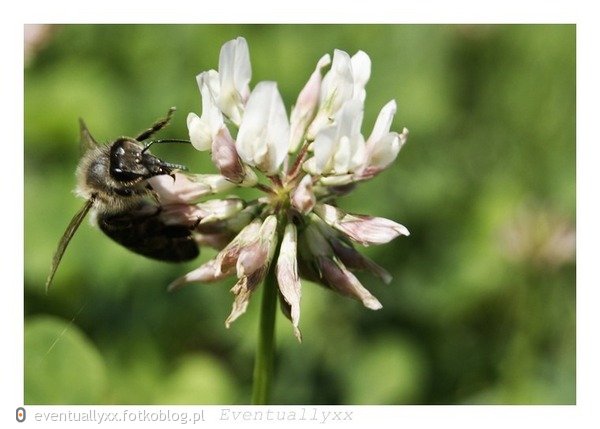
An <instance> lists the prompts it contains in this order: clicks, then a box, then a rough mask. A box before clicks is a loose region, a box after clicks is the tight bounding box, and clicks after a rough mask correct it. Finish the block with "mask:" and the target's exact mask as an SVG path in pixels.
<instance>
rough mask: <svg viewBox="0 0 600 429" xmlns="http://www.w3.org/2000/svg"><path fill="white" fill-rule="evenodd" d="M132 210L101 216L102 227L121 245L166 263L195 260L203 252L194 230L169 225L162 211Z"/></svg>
mask: <svg viewBox="0 0 600 429" xmlns="http://www.w3.org/2000/svg"><path fill="white" fill-rule="evenodd" d="M146 209H147V207H145V209H142V208H141V207H140V210H132V211H127V212H121V213H116V214H102V213H99V214H98V215H97V218H96V219H97V222H98V226H99V228H100V229H101V230H102V231H103V232H104V233H105V234H106V235H107V236H109V237H110V238H112V239H113V240H114V241H116V242H117V243H119V244H121V245H122V246H124V247H126V248H127V249H129V250H131V251H132V252H135V253H138V254H140V255H143V256H146V257H149V258H152V259H157V260H160V261H165V262H184V261H189V260H192V259H195V258H196V257H198V255H199V254H200V249H199V248H198V245H197V243H196V241H195V240H194V237H193V236H192V233H191V231H190V230H189V228H188V227H186V226H183V225H167V224H165V223H164V222H163V221H162V220H161V219H160V217H159V216H158V214H159V210H156V211H155V212H154V213H148V210H146Z"/></svg>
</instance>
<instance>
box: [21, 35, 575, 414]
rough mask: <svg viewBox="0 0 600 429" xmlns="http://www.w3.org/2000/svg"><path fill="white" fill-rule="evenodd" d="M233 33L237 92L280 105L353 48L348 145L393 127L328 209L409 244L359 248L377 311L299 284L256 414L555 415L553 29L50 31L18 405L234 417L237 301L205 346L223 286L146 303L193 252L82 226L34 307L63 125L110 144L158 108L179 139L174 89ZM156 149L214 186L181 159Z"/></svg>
mask: <svg viewBox="0 0 600 429" xmlns="http://www.w3.org/2000/svg"><path fill="white" fill-rule="evenodd" d="M239 35H242V36H244V37H246V39H247V40H248V43H249V46H250V53H251V60H252V66H253V78H252V85H254V84H256V83H257V82H259V81H260V80H276V81H277V82H278V85H279V88H280V91H281V93H282V95H283V97H284V100H285V102H286V105H287V106H291V105H292V104H293V103H294V102H295V97H296V96H297V93H298V91H299V90H300V89H301V88H302V86H303V85H304V83H305V82H306V79H307V78H308V76H309V75H310V73H311V72H312V70H313V69H314V66H315V64H316V61H317V60H318V58H320V56H321V55H322V54H324V53H326V52H330V53H331V52H333V49H334V48H340V49H344V50H346V51H348V52H350V53H354V52H356V51H357V50H358V49H362V50H364V51H365V52H367V53H368V54H369V55H370V57H371V59H372V62H373V70H372V75H371V80H370V82H369V84H368V85H367V100H366V111H365V121H364V129H363V131H364V133H365V134H368V133H369V131H370V127H371V126H372V124H373V122H374V120H375V118H376V117H377V114H378V112H379V109H380V108H381V106H383V104H384V103H386V102H387V101H389V100H390V99H392V98H394V99H396V100H397V102H398V113H397V115H396V118H395V120H394V124H393V128H394V129H396V130H401V129H402V127H403V126H406V127H407V128H409V129H410V137H409V141H408V144H407V145H406V147H405V148H403V150H402V151H401V153H400V155H399V157H398V159H397V160H396V162H395V163H394V165H393V167H392V168H390V169H389V170H387V171H386V172H384V173H383V174H381V175H380V176H378V177H377V178H375V179H374V180H372V181H371V182H369V183H365V184H364V185H361V186H360V187H358V188H357V189H356V191H355V192H354V193H353V194H351V195H350V196H348V197H346V198H344V199H342V200H340V201H339V204H340V206H341V207H342V208H343V209H344V210H346V211H349V212H354V213H369V214H376V215H379V216H385V217H388V218H391V219H394V220H396V221H398V222H400V223H402V224H404V225H405V226H407V227H408V229H409V230H410V232H411V235H410V237H408V238H400V239H398V240H396V241H394V242H392V243H389V244H387V245H383V246H377V247H369V248H366V249H361V250H362V251H364V252H365V253H366V254H367V255H369V256H370V257H371V258H373V259H374V260H375V261H377V262H378V263H379V264H381V265H382V266H384V267H386V268H387V269H388V270H389V271H390V272H391V273H392V275H393V276H394V281H393V282H392V284H390V285H389V286H385V285H383V284H381V283H380V282H378V281H377V280H376V279H373V278H370V277H369V276H367V275H359V276H360V278H361V280H362V281H363V282H364V284H365V286H366V287H367V288H368V289H369V290H371V291H372V292H373V294H374V295H375V296H377V297H378V299H379V300H380V301H381V303H382V304H383V307H384V308H383V309H382V310H380V311H377V312H372V311H370V310H367V309H364V308H362V307H361V305H360V304H358V303H356V302H354V301H351V300H347V299H344V298H341V297H339V296H337V295H335V294H333V293H331V292H329V291H327V290H324V289H321V288H319V287H317V286H316V285H314V284H311V283H308V282H305V283H304V285H303V292H302V294H303V295H302V318H301V329H302V332H303V335H304V341H303V343H302V344H297V343H296V341H295V339H294V337H293V335H292V329H291V326H290V325H289V323H288V322H287V321H286V320H285V319H284V318H283V317H282V316H278V320H277V322H278V323H277V345H278V354H277V368H276V381H275V386H274V390H273V400H274V401H275V402H276V403H279V404H303V403H305V404H353V403H354V404H407V403H410V404H415V403H417V404H461V403H494V404H496V403H502V404H506V403H509V404H532V403H541V404H555V403H556V404H573V403H574V402H575V260H574V250H573V249H572V242H573V240H572V239H574V238H573V234H574V231H575V26H572V25H514V26H511V25H496V26H456V25H455V26H432V25H348V26H345V25H296V26H292V25H196V26H192V25H65V26H57V27H54V28H53V31H51V32H50V34H49V35H48V39H47V41H46V43H45V44H42V45H40V46H39V50H38V51H37V52H36V53H35V55H33V56H31V57H30V59H29V61H28V63H27V66H26V69H25V148H24V149H25V172H26V176H25V210H26V217H25V315H26V318H25V346H26V347H25V400H26V403H30V404H33V403H52V404H54V403H70V404H84V403H99V404H139V403H148V404H160V403H170V404H172V403H181V404H191V403H203V404H208V403H234V404H235V403H238V404H242V403H248V401H249V398H250V391H251V387H250V383H251V374H252V360H253V354H254V349H255V347H256V338H257V324H258V317H257V316H258V311H257V310H258V308H259V307H260V306H259V303H260V300H259V299H257V298H258V296H257V297H255V299H254V300H252V302H251V304H250V308H249V311H248V313H247V314H246V315H244V316H243V317H242V318H241V319H240V320H238V321H237V322H236V323H235V324H234V325H233V326H232V328H231V329H230V330H227V329H225V327H224V325H223V322H224V320H225V318H226V316H227V314H228V313H229V310H230V306H231V299H232V296H231V294H230V293H229V292H228V289H229V288H230V287H231V282H227V281H226V282H222V283H219V284H215V285H209V286H201V285H192V286H189V287H188V288H186V289H184V290H182V291H180V292H177V293H175V294H168V293H166V291H165V286H166V285H167V284H168V283H169V282H170V281H171V280H172V279H174V278H175V277H177V276H179V275H181V274H183V273H185V272H187V271H189V270H191V269H193V268H194V267H196V266H198V265H199V263H201V262H203V261H206V260H207V259H209V258H210V257H211V256H212V255H214V252H213V251H211V250H208V249H203V253H202V255H201V257H200V260H199V261H197V262H194V263H190V264H184V265H169V264H166V263H155V262H152V261H149V260H147V259H144V258H142V257H140V256H137V255H133V254H131V253H129V252H127V251H126V250H124V249H122V248H120V247H119V246H118V245H116V244H114V243H113V242H111V241H110V240H108V239H107V238H105V237H104V236H103V235H102V233H100V232H99V231H97V230H95V229H93V228H91V227H89V225H87V222H84V225H82V227H81V228H80V231H79V232H78V234H77V235H76V236H75V238H74V239H73V241H72V243H71V245H70V247H69V249H68V250H67V252H66V254H65V257H64V260H63V263H62V265H61V266H60V268H59V270H58V273H57V276H56V278H55V284H54V286H53V289H52V290H51V291H50V293H49V294H48V295H46V294H45V293H44V290H43V286H44V281H45V277H46V275H47V274H48V269H49V266H50V261H51V258H52V253H53V251H54V249H55V246H56V244H57V242H58V240H59V238H60V236H61V234H62V232H63V230H64V228H65V227H66V225H67V224H68V222H69V219H70V218H71V216H72V215H73V214H74V213H75V211H76V210H77V209H78V208H79V207H80V205H81V203H82V202H81V201H79V200H77V199H76V198H75V197H74V196H73V195H72V193H71V189H73V187H74V185H75V183H74V171H75V166H76V164H77V160H78V157H79V150H78V143H77V141H78V124H77V119H78V118H79V117H83V118H84V119H85V120H86V122H87V123H88V126H89V128H90V130H91V132H92V133H93V134H94V136H95V137H96V138H97V139H98V140H100V141H110V140H111V139H114V138H115V137H117V136H120V135H135V134H136V133H137V132H139V131H141V130H143V129H145V128H146V127H147V126H148V125H150V124H151V123H152V122H153V121H154V120H155V119H156V118H158V117H160V116H162V115H164V113H165V112H166V110H167V109H168V108H169V107H170V106H173V105H175V106H177V108H178V111H177V112H176V115H175V118H174V121H173V123H172V124H171V125H170V126H169V127H168V128H167V129H166V130H165V131H163V132H161V136H162V137H165V138H166V137H172V138H184V137H185V136H186V135H187V129H186V121H185V118H186V115H187V113H188V112H191V111H193V112H197V113H200V96H199V92H198V88H197V85H196V82H195V78H194V77H195V75H196V74H198V73H199V72H201V71H204V70H208V69H210V68H216V67H217V61H218V53H219V49H220V47H221V45H222V44H223V42H225V41H227V40H230V39H232V38H234V37H237V36H239ZM156 152H157V153H159V154H162V155H163V156H164V157H165V158H168V160H169V161H171V162H178V163H183V164H186V165H188V166H190V168H191V169H192V170H193V171H198V172H214V167H213V166H212V165H211V163H210V159H209V156H208V155H207V154H204V153H198V152H195V151H194V150H192V149H190V148H189V147H162V148H156ZM165 154H168V155H167V156H165ZM71 320H72V321H71ZM53 344H54V345H53Z"/></svg>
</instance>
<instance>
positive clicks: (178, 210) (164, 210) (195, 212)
mask: <svg viewBox="0 0 600 429" xmlns="http://www.w3.org/2000/svg"><path fill="white" fill-rule="evenodd" d="M205 214H206V212H205V211H204V210H202V209H201V208H199V207H198V206H196V205H194V204H168V205H163V206H161V211H160V214H159V217H160V219H161V221H162V222H164V223H165V224H166V225H186V226H187V227H189V228H192V227H193V226H194V225H196V224H197V223H198V222H199V221H200V219H202V218H203V217H204V215H205Z"/></svg>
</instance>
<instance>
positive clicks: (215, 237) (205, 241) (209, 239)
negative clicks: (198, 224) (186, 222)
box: [194, 231, 235, 250]
mask: <svg viewBox="0 0 600 429" xmlns="http://www.w3.org/2000/svg"><path fill="white" fill-rule="evenodd" d="M234 236H235V234H233V233H231V232H229V231H224V232H216V233H202V234H200V233H197V234H194V240H195V241H196V243H198V245H199V246H203V247H211V248H213V249H215V250H223V249H224V248H225V246H227V245H228V244H229V243H230V242H231V240H232V239H233V237H234Z"/></svg>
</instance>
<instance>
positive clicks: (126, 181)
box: [46, 108, 200, 289]
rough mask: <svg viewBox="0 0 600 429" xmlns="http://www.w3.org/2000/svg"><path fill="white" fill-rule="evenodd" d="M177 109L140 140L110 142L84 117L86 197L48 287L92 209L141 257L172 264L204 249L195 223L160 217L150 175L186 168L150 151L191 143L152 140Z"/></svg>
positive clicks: (80, 172) (81, 171)
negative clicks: (196, 236)
mask: <svg viewBox="0 0 600 429" xmlns="http://www.w3.org/2000/svg"><path fill="white" fill-rule="evenodd" d="M174 111H175V108H171V109H169V111H168V113H167V116H166V117H165V118H163V119H160V120H159V121H157V122H156V123H154V124H153V125H152V126H151V127H150V128H148V129H147V130H145V131H144V132H142V133H141V134H139V135H138V136H137V137H135V138H131V137H119V138H117V139H116V140H115V141H113V142H112V143H110V144H108V145H101V144H98V143H97V142H96V140H94V138H93V137H92V135H91V134H90V132H89V130H88V129H87V127H86V125H85V123H84V122H83V120H81V119H80V121H79V123H80V138H81V145H82V146H83V149H84V154H83V156H82V158H81V160H80V162H79V165H78V167H77V172H76V176H77V188H76V194H77V195H78V196H80V197H82V198H84V199H85V200H86V202H85V204H84V205H83V207H82V208H81V210H79V212H77V214H75V216H74V217H73V219H71V222H70V223H69V226H68V227H67V229H66V231H65V233H64V234H63V236H62V238H61V240H60V242H59V244H58V247H57V249H56V252H55V253H54V258H53V259H52V267H51V270H50V274H49V275H48V278H47V280H46V289H48V287H49V286H50V284H51V283H52V279H53V278H54V274H55V273H56V269H57V268H58V265H59V263H60V260H61V259H62V256H63V254H64V252H65V250H66V248H67V245H68V244H69V241H70V240H71V238H72V237H73V235H74V234H75V232H76V231H77V228H78V227H79V225H80V224H81V222H82V221H83V219H84V218H85V216H86V215H87V213H88V212H90V213H91V215H92V221H93V223H95V224H96V225H97V226H98V227H99V228H100V229H101V230H102V232H104V233H105V234H106V235H107V236H108V237H110V238H111V239H113V240H114V241H116V242H117V243H119V244H121V245H122V246H124V247H126V248H127V249H129V250H131V251H133V252H135V253H138V254H140V255H143V256H146V257H149V258H153V259H157V260H161V261H167V262H183V261H188V260H192V259H194V258H196V257H197V256H198V255H199V253H200V249H199V248H198V244H197V243H196V241H195V240H194V237H193V235H192V227H190V225H183V224H182V225H178V224H172V222H170V223H169V224H166V223H165V221H164V220H163V219H161V217H160V212H161V205H160V202H159V201H158V198H157V196H156V194H155V193H154V191H153V189H152V186H151V185H150V183H149V182H148V179H150V178H152V177H154V176H159V175H170V176H172V177H173V180H175V175H174V171H176V170H185V169H186V168H185V167H184V166H182V165H177V164H170V163H167V162H164V161H162V160H161V159H159V158H157V157H155V156H154V155H152V154H151V153H150V152H149V150H148V149H149V148H150V146H151V145H153V144H156V143H189V142H188V141H187V140H176V139H162V140H151V141H147V142H146V140H148V139H149V138H150V137H151V136H152V135H154V134H155V133H156V132H158V131H159V130H161V129H162V128H164V127H165V126H166V125H167V124H168V123H169V120H170V119H171V116H172V115H173V112H174Z"/></svg>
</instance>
